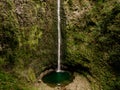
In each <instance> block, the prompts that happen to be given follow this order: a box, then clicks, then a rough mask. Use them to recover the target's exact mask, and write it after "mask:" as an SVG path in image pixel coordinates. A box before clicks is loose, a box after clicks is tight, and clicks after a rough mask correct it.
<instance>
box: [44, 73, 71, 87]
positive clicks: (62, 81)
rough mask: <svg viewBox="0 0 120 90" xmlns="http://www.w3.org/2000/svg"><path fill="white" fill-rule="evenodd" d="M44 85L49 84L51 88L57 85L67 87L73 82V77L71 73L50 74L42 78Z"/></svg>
mask: <svg viewBox="0 0 120 90" xmlns="http://www.w3.org/2000/svg"><path fill="white" fill-rule="evenodd" d="M42 80H43V82H44V83H47V84H48V85H50V86H56V85H61V86H64V85H67V84H69V83H70V82H72V80H73V77H72V74H71V73H69V72H56V71H53V72H50V73H48V74H47V75H45V76H44V77H43V78H42Z"/></svg>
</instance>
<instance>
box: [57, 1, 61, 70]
mask: <svg viewBox="0 0 120 90" xmlns="http://www.w3.org/2000/svg"><path fill="white" fill-rule="evenodd" d="M57 19H58V21H57V29H58V67H57V71H58V72H59V71H61V66H60V63H61V58H60V56H61V28H60V0H57Z"/></svg>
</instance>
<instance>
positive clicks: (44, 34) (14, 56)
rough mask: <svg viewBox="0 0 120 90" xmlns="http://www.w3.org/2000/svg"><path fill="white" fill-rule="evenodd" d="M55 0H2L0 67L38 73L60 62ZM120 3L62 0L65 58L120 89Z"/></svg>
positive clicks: (67, 63) (116, 0)
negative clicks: (0, 58)
mask: <svg viewBox="0 0 120 90" xmlns="http://www.w3.org/2000/svg"><path fill="white" fill-rule="evenodd" d="M56 3H57V2H56V0H0V38H1V43H2V44H1V45H0V51H1V52H2V57H3V58H2V60H1V61H2V63H0V67H2V68H4V67H7V68H9V67H10V68H11V69H12V70H13V71H15V72H16V73H17V74H21V72H23V73H22V74H23V77H24V72H29V71H28V68H30V71H31V73H34V74H33V76H35V75H36V76H37V75H39V73H40V72H42V71H44V70H45V69H46V68H48V67H51V66H54V65H56V61H57V17H56V15H57V12H56ZM119 5H120V1H119V0H111V1H107V0H98V1H93V0H61V29H62V30H61V31H62V58H63V60H62V63H63V65H65V67H66V66H67V67H69V68H71V67H72V68H75V69H74V70H76V71H78V72H80V73H83V74H85V75H86V74H88V73H89V74H91V75H92V76H94V77H95V78H97V80H98V81H100V84H102V85H103V88H104V89H105V90H110V88H112V89H114V88H116V90H118V89H119V85H120V84H119V82H115V80H116V81H120V80H119V73H118V71H119V70H117V68H116V67H117V66H119V61H120V60H119V56H120V55H119V51H120V43H119V41H120V40H119V31H120V30H119V28H120V24H119V23H120V20H119V18H120V13H119V12H120V6H119ZM117 62H118V63H117ZM25 75H26V74H25ZM21 76H22V75H21ZM25 77H27V75H26V76H25ZM28 77H31V76H28ZM28 77H27V78H28ZM28 79H29V78H28ZM33 81H34V80H33ZM113 83H115V85H113Z"/></svg>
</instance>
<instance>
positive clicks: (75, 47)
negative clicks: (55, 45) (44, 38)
mask: <svg viewBox="0 0 120 90" xmlns="http://www.w3.org/2000/svg"><path fill="white" fill-rule="evenodd" d="M90 3H93V4H94V5H93V6H92V8H90V10H88V11H86V12H85V13H84V15H83V17H80V18H78V19H75V18H74V17H72V15H73V14H71V13H69V14H71V15H69V16H68V18H67V19H68V22H67V23H68V24H67V26H66V33H67V34H66V50H65V51H66V53H65V57H66V59H65V62H64V63H65V64H71V65H72V66H76V65H78V64H79V66H80V65H82V66H83V67H85V68H89V71H90V73H91V74H92V75H93V76H94V77H95V78H96V79H97V80H98V82H100V84H101V85H102V88H103V90H119V87H120V84H118V83H119V82H118V83H116V80H117V79H119V70H120V68H119V64H120V63H119V62H120V58H119V57H120V54H119V52H120V48H119V47H120V43H119V41H120V37H119V35H120V33H119V32H120V20H118V19H119V18H120V3H119V2H117V1H116V0H115V1H114V0H111V1H107V0H98V1H92V2H90ZM79 5H81V0H80V4H79ZM71 8H74V7H71ZM80 8H84V6H82V5H81V7H80ZM72 10H73V12H75V10H74V9H72ZM79 13H81V12H80V11H79ZM81 16H82V15H81ZM69 18H72V19H71V20H70V21H69ZM72 20H73V21H72ZM83 21H84V22H83ZM68 62H69V63H68ZM78 70H79V71H82V68H78ZM83 71H84V69H83Z"/></svg>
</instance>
